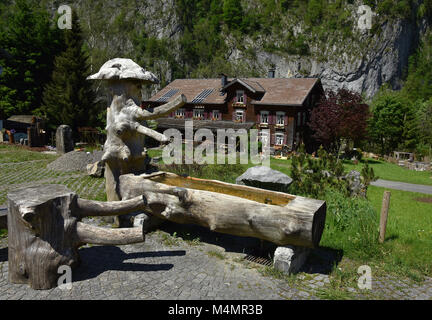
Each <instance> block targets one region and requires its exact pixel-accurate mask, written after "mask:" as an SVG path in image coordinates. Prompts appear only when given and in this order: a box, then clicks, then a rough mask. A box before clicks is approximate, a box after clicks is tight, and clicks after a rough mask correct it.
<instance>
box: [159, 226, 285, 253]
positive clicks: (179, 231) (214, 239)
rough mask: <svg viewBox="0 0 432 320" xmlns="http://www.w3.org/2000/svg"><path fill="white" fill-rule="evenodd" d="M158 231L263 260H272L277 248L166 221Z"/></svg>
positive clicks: (273, 245) (248, 239)
mask: <svg viewBox="0 0 432 320" xmlns="http://www.w3.org/2000/svg"><path fill="white" fill-rule="evenodd" d="M159 229H160V230H162V231H165V232H167V233H169V234H170V235H174V233H176V236H177V237H180V238H182V239H183V240H186V241H188V240H189V241H193V240H197V239H199V241H200V242H203V243H207V244H212V245H216V246H219V247H222V248H224V249H225V251H226V252H236V253H245V254H250V255H255V256H262V257H265V258H269V255H271V258H273V253H274V251H275V250H276V248H277V245H275V244H273V243H271V242H268V241H261V240H260V239H257V238H252V237H239V236H234V235H230V234H225V233H219V232H213V231H210V230H209V229H207V228H204V227H201V226H197V225H189V224H176V223H173V222H169V221H167V222H165V223H164V224H163V225H162V226H161V227H160V228H159Z"/></svg>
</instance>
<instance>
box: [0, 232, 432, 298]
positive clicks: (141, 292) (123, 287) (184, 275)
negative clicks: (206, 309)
mask: <svg viewBox="0 0 432 320" xmlns="http://www.w3.org/2000/svg"><path fill="white" fill-rule="evenodd" d="M161 234H162V235H163V234H164V233H163V232H161V231H158V232H154V233H151V234H150V235H149V236H148V237H147V238H146V242H145V243H142V244H134V245H126V246H118V247H117V246H86V247H83V248H81V249H80V255H81V258H82V263H81V265H80V266H79V267H78V268H77V269H75V270H74V271H73V285H72V289H71V290H61V289H60V288H55V289H51V290H44V291H37V290H33V289H31V288H29V287H28V286H27V285H19V284H10V283H9V282H8V263H7V241H6V240H5V239H3V240H2V242H0V300H27V299H32V300H33V299H37V300H38V299H49V300H51V299H52V300H58V299H72V300H82V299H85V300H88V299H103V300H106V299H108V300H109V299H116V300H117V299H120V300H123V299H131V300H133V299H159V300H177V299H179V300H189V299H191V300H200V299H205V300H214V299H216V300H281V299H283V300H285V299H288V300H293V299H295V300H298V299H301V300H303V299H308V300H316V299H320V298H322V297H324V298H325V296H321V295H320V293H322V292H325V291H322V290H323V289H324V290H325V289H326V288H329V286H331V283H330V282H331V279H330V278H329V276H328V275H326V274H321V273H302V274H300V275H298V278H299V279H300V280H297V281H296V283H295V284H290V283H289V282H288V281H286V280H283V279H276V278H273V277H269V276H264V275H263V274H262V273H260V272H259V270H258V269H259V268H263V267H262V266H258V265H256V264H254V263H250V262H249V263H246V262H244V260H243V259H242V258H243V257H244V256H245V254H242V253H237V252H226V251H224V248H223V247H219V246H215V245H212V244H206V243H202V244H200V245H190V244H188V243H186V242H185V241H182V240H180V241H179V243H177V244H175V245H166V244H164V240H163V239H164V238H163V237H162V236H161ZM215 252H219V254H218V255H216V254H214V253H215ZM372 289H373V290H371V291H367V292H365V291H360V290H359V289H354V288H353V289H350V290H351V291H353V295H352V297H351V298H352V299H397V300H405V299H409V300H431V299H432V279H427V280H426V281H425V282H424V283H422V284H421V285H415V284H412V283H410V282H407V281H401V280H395V279H390V278H383V279H380V280H378V281H374V282H373V283H372Z"/></svg>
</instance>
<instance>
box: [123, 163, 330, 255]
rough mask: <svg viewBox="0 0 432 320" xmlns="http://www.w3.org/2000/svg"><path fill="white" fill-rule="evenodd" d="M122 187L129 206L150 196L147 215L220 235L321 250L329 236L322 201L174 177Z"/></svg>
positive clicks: (131, 179) (130, 181) (134, 180)
mask: <svg viewBox="0 0 432 320" xmlns="http://www.w3.org/2000/svg"><path fill="white" fill-rule="evenodd" d="M119 186H120V194H121V196H122V199H123V201H125V199H131V198H134V197H136V196H140V195H142V196H144V199H145V201H146V208H145V212H147V213H150V214H152V215H154V216H156V217H159V218H162V219H167V220H170V221H173V222H176V223H182V224H183V223H187V224H197V225H200V226H203V227H206V228H209V229H210V230H212V231H216V232H221V233H227V234H232V235H237V236H244V237H255V238H259V239H262V240H267V241H270V242H273V243H275V244H277V245H295V246H302V247H316V246H318V244H319V242H320V240H321V236H322V233H323V230H324V224H325V217H326V203H325V201H321V200H315V199H309V198H304V197H300V196H294V195H290V194H286V193H282V192H275V191H269V190H263V189H259V188H254V187H249V186H242V185H236V184H230V183H225V182H221V181H215V180H203V179H197V178H191V177H181V176H178V175H176V174H173V173H168V172H157V173H154V174H151V175H147V174H144V175H139V176H137V175H133V174H128V175H122V176H121V177H120V183H119ZM128 201H130V200H128Z"/></svg>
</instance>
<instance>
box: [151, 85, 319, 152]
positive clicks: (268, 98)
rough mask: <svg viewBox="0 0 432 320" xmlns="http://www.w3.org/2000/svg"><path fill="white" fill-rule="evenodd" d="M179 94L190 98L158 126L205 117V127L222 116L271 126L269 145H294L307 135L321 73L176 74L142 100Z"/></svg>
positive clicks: (234, 124)
mask: <svg viewBox="0 0 432 320" xmlns="http://www.w3.org/2000/svg"><path fill="white" fill-rule="evenodd" d="M203 92H204V94H202V93H203ZM179 94H184V95H185V96H186V98H187V100H188V103H187V104H186V105H185V106H184V107H183V108H182V109H179V110H177V111H176V112H175V113H172V114H171V115H170V121H164V119H161V126H160V129H161V130H164V129H166V128H165V127H168V125H167V124H168V123H170V124H173V123H174V122H179V123H181V122H183V123H184V120H194V121H203V120H205V123H206V124H207V126H208V127H209V129H212V127H213V126H211V125H209V123H210V122H209V121H216V122H218V121H220V122H223V123H224V124H225V127H226V128H230V127H231V128H233V129H236V128H238V127H239V125H241V124H243V125H248V127H249V128H251V127H255V128H257V129H269V130H270V137H269V138H270V143H271V146H273V147H275V148H276V149H277V148H281V147H283V146H287V147H288V148H290V149H293V148H295V147H296V145H298V144H299V143H300V142H301V141H304V142H305V143H306V144H307V143H308V142H309V141H311V139H310V136H309V135H310V134H309V132H308V131H309V130H308V127H307V122H308V121H309V117H310V111H311V110H312V108H314V107H315V105H316V104H317V102H318V101H319V99H320V98H321V97H322V96H323V95H324V90H323V88H322V85H321V81H320V80H319V79H299V78H290V79H274V78H245V79H226V78H225V79H224V78H222V79H180V80H175V81H173V82H172V83H171V84H170V85H168V86H167V87H165V88H164V89H162V90H161V91H159V92H158V93H157V94H156V95H155V96H153V97H152V98H151V99H150V100H148V101H144V105H146V106H149V107H156V106H158V105H161V104H163V103H165V102H166V101H170V100H171V99H174V98H175V97H176V96H178V95H179ZM203 96H205V98H204V99H202V100H199V99H197V98H199V97H203ZM176 127H179V125H176ZM200 127H201V126H200ZM217 127H220V125H219V126H217Z"/></svg>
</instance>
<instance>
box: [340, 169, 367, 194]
mask: <svg viewBox="0 0 432 320" xmlns="http://www.w3.org/2000/svg"><path fill="white" fill-rule="evenodd" d="M345 179H346V180H347V181H348V183H349V189H350V192H351V195H352V196H363V197H365V196H366V188H365V185H364V184H363V183H362V181H361V173H360V172H358V171H355V170H351V171H350V172H349V173H348V174H347V175H346V176H345Z"/></svg>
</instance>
